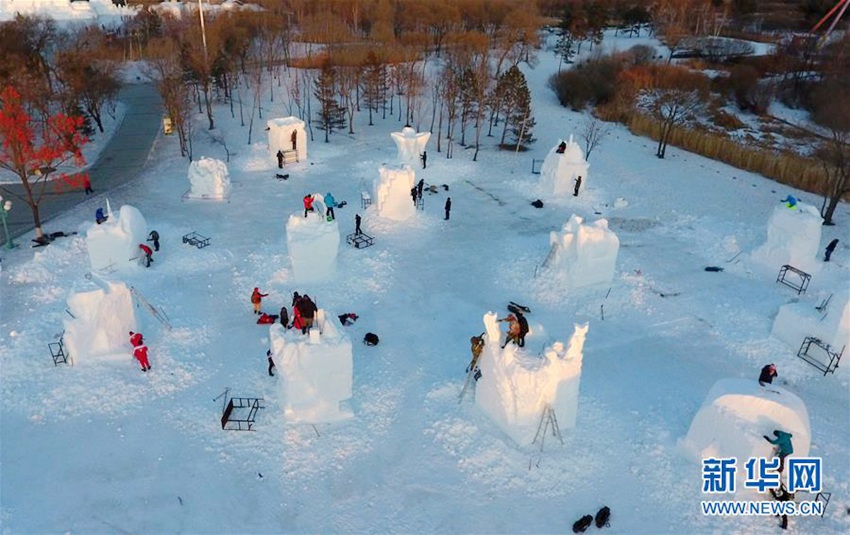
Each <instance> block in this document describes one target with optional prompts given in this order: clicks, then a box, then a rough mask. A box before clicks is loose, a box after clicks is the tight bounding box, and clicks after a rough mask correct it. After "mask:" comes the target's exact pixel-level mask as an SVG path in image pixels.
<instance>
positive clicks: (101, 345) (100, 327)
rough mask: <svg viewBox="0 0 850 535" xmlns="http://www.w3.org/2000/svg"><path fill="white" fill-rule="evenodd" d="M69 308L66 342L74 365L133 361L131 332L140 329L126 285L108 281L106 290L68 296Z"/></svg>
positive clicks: (65, 321)
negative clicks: (130, 342)
mask: <svg viewBox="0 0 850 535" xmlns="http://www.w3.org/2000/svg"><path fill="white" fill-rule="evenodd" d="M68 311H69V312H70V313H71V316H72V317H71V318H66V319H64V320H63V323H64V324H65V335H64V341H65V347H66V350H67V353H68V355H70V357H71V358H72V359H73V362H74V364H80V363H86V362H92V361H116V360H130V358H131V357H132V349H131V348H130V345H129V343H128V340H129V338H128V337H127V333H129V332H130V331H137V330H138V329H137V326H138V321H137V319H136V308H135V307H134V306H133V295H132V293H131V292H130V288H128V287H127V285H126V284H123V283H120V282H117V283H116V282H108V283H105V286H104V288H103V289H100V290H94V291H91V292H82V293H76V294H74V295H72V296H71V297H69V298H68Z"/></svg>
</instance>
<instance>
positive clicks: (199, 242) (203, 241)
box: [183, 230, 210, 249]
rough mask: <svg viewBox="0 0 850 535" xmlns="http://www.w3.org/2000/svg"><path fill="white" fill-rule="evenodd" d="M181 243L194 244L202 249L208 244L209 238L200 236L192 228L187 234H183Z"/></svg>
mask: <svg viewBox="0 0 850 535" xmlns="http://www.w3.org/2000/svg"><path fill="white" fill-rule="evenodd" d="M183 243H188V244H189V245H194V246H195V247H197V248H198V249H203V248H204V247H206V246H207V245H209V244H210V239H209V238H207V237H206V236H201V235H200V234H198V233H197V232H195V231H194V230H193V231H192V232H190V233H189V234H184V235H183Z"/></svg>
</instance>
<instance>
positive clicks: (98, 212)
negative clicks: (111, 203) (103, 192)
mask: <svg viewBox="0 0 850 535" xmlns="http://www.w3.org/2000/svg"><path fill="white" fill-rule="evenodd" d="M107 219H108V217H107V216H105V215H103V208H98V209H97V210H95V212H94V220H95V221H96V222H97V224H98V225H100V224H101V223H103V222H104V221H106V220H107Z"/></svg>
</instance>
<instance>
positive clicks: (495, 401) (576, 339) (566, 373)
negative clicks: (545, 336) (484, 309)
mask: <svg viewBox="0 0 850 535" xmlns="http://www.w3.org/2000/svg"><path fill="white" fill-rule="evenodd" d="M496 320H497V317H496V314H495V313H493V312H488V313H487V314H485V315H484V327H485V330H486V333H487V336H486V340H485V346H484V351H483V352H482V354H481V357H480V358H479V360H478V366H479V368H480V369H481V378H480V379H479V380H478V384H477V385H476V387H475V403H476V405H478V407H479V408H480V409H481V410H482V411H483V412H484V413H485V414H487V416H489V417H490V418H491V419H492V420H493V421H494V422H495V423H496V424H497V425H498V426H499V427H500V428H501V429H502V430H503V431H504V432H505V434H507V435H508V436H509V437H511V439H513V440H514V441H515V442H516V443H517V444H519V445H528V444H531V443H532V442H533V441H534V435H535V433H536V432H537V428H538V426H539V425H540V420H541V417H542V416H543V411H544V409H545V408H546V406H547V405H548V406H550V407H552V409H554V411H555V417H556V418H557V419H558V426H559V427H560V428H561V429H571V428H573V427H575V424H576V415H577V413H578V394H579V383H580V381H581V362H582V351H583V349H584V341H585V338H586V336H587V329H588V325H587V324H584V325H575V327H574V330H573V335H572V338H570V342H569V345H568V346H566V347H565V346H564V344H563V343H561V342H555V343H554V344H552V345H551V346H550V347H548V348H546V349H545V350H544V351H543V356H542V357H540V356H537V355H529V354H527V353H526V352H525V351H524V350H522V349H520V348H518V347H517V346H515V345H513V344H510V345H508V346H507V347H505V349H501V348H500V347H499V340H500V332H499V324H498V322H497V321H496Z"/></svg>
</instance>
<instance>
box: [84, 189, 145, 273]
mask: <svg viewBox="0 0 850 535" xmlns="http://www.w3.org/2000/svg"><path fill="white" fill-rule="evenodd" d="M108 206H109V204H108V201H107V207H108ZM107 215H108V219H107V220H106V221H105V222H103V223H101V224H100V225H96V224H92V226H91V228H89V230H88V232H86V247H87V249H88V252H89V262H91V268H92V269H93V270H101V269H105V270H110V271H111V270H126V269H129V268H130V267H131V266H135V265H138V258H139V255H140V254H141V253H140V251H139V244H140V243H145V240H146V239H147V237H148V226H147V223H145V218H144V217H143V216H142V213H141V212H140V211H139V210H138V209H137V208H135V207H133V206H129V205H124V206H122V207H121V210H119V212H118V217H115V215H114V214H113V213H112V210H111V209H109V208H107Z"/></svg>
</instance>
